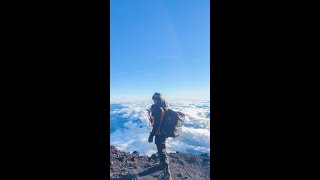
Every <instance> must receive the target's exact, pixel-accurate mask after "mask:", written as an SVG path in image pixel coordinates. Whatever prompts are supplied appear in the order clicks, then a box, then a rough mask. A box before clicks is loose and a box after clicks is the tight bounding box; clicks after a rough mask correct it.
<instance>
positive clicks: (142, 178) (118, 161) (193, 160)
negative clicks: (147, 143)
mask: <svg viewBox="0 0 320 180" xmlns="http://www.w3.org/2000/svg"><path fill="white" fill-rule="evenodd" d="M169 160H170V171H171V174H172V178H173V180H178V179H179V180H180V179H192V180H207V179H210V156H209V155H208V154H206V153H205V154H201V155H193V154H185V153H179V152H177V153H169ZM156 162H159V158H158V157H157V155H156V154H153V155H152V156H151V157H148V156H140V155H139V153H138V152H136V151H135V152H133V153H128V152H123V151H120V150H118V149H117V148H115V147H114V146H112V145H110V179H111V180H120V179H122V180H126V179H128V180H129V179H130V180H131V179H139V180H158V179H162V177H163V170H161V169H156V168H154V167H153V166H154V165H155V164H156Z"/></svg>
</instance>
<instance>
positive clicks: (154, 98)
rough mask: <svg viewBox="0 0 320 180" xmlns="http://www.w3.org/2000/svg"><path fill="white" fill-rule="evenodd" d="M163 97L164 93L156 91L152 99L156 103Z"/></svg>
mask: <svg viewBox="0 0 320 180" xmlns="http://www.w3.org/2000/svg"><path fill="white" fill-rule="evenodd" d="M161 99H162V94H160V93H158V92H156V93H154V95H153V96H152V100H153V102H154V103H156V102H160V101H161Z"/></svg>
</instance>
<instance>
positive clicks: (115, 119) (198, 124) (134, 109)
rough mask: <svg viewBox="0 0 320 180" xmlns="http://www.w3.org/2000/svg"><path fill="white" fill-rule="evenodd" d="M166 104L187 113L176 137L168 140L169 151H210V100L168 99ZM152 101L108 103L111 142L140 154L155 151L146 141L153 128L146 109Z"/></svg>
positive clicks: (148, 153)
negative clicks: (169, 100) (180, 131)
mask: <svg viewBox="0 0 320 180" xmlns="http://www.w3.org/2000/svg"><path fill="white" fill-rule="evenodd" d="M168 103H169V108H170V109H172V110H177V111H181V112H182V113H184V114H185V115H186V119H185V122H184V125H183V129H182V133H181V135H180V136H179V137H177V138H175V139H173V138H168V140H167V151H168V152H175V151H179V152H184V153H191V154H200V153H203V152H206V153H210V101H208V100H180V101H174V102H168ZM151 105H152V102H151V101H131V102H126V101H121V102H111V103H110V142H111V144H112V145H114V146H115V147H117V148H119V149H120V150H123V151H128V152H133V151H138V152H139V153H140V154H142V155H148V156H150V155H151V154H153V153H155V152H157V148H156V145H155V144H154V143H149V142H148V137H149V134H150V132H151V130H152V128H151V127H149V120H148V115H147V111H146V109H148V108H150V106H151Z"/></svg>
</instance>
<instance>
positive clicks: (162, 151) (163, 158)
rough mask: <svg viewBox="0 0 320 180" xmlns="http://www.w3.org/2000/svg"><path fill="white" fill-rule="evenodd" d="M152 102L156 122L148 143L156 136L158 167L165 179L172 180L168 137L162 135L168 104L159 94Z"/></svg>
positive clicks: (152, 113) (152, 112)
mask: <svg viewBox="0 0 320 180" xmlns="http://www.w3.org/2000/svg"><path fill="white" fill-rule="evenodd" d="M152 100H153V102H154V104H153V105H152V106H151V115H152V117H153V120H154V125H153V129H152V132H151V133H150V136H149V140H148V142H150V143H151V142H153V137H154V136H155V144H156V145H157V149H158V154H159V158H160V163H159V164H158V165H157V167H159V168H163V169H164V172H165V177H167V178H168V179H169V180H171V179H172V177H171V173H170V170H169V158H168V154H167V152H166V140H167V138H168V137H167V136H166V135H163V134H162V133H161V122H162V120H163V116H164V114H165V111H166V110H167V109H168V105H167V102H166V101H165V100H164V99H163V98H162V95H161V94H160V93H157V92H156V93H155V94H154V95H153V96H152Z"/></svg>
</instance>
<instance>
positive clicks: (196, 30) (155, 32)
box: [110, 0, 210, 99]
mask: <svg viewBox="0 0 320 180" xmlns="http://www.w3.org/2000/svg"><path fill="white" fill-rule="evenodd" d="M209 3H210V2H209V0H111V3H110V8H111V9H110V61H111V62H110V96H111V99H116V98H125V99H137V98H141V99H144V98H147V99H150V98H151V96H152V95H153V93H154V92H160V93H162V94H163V95H164V97H169V98H209V97H210V4H209Z"/></svg>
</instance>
